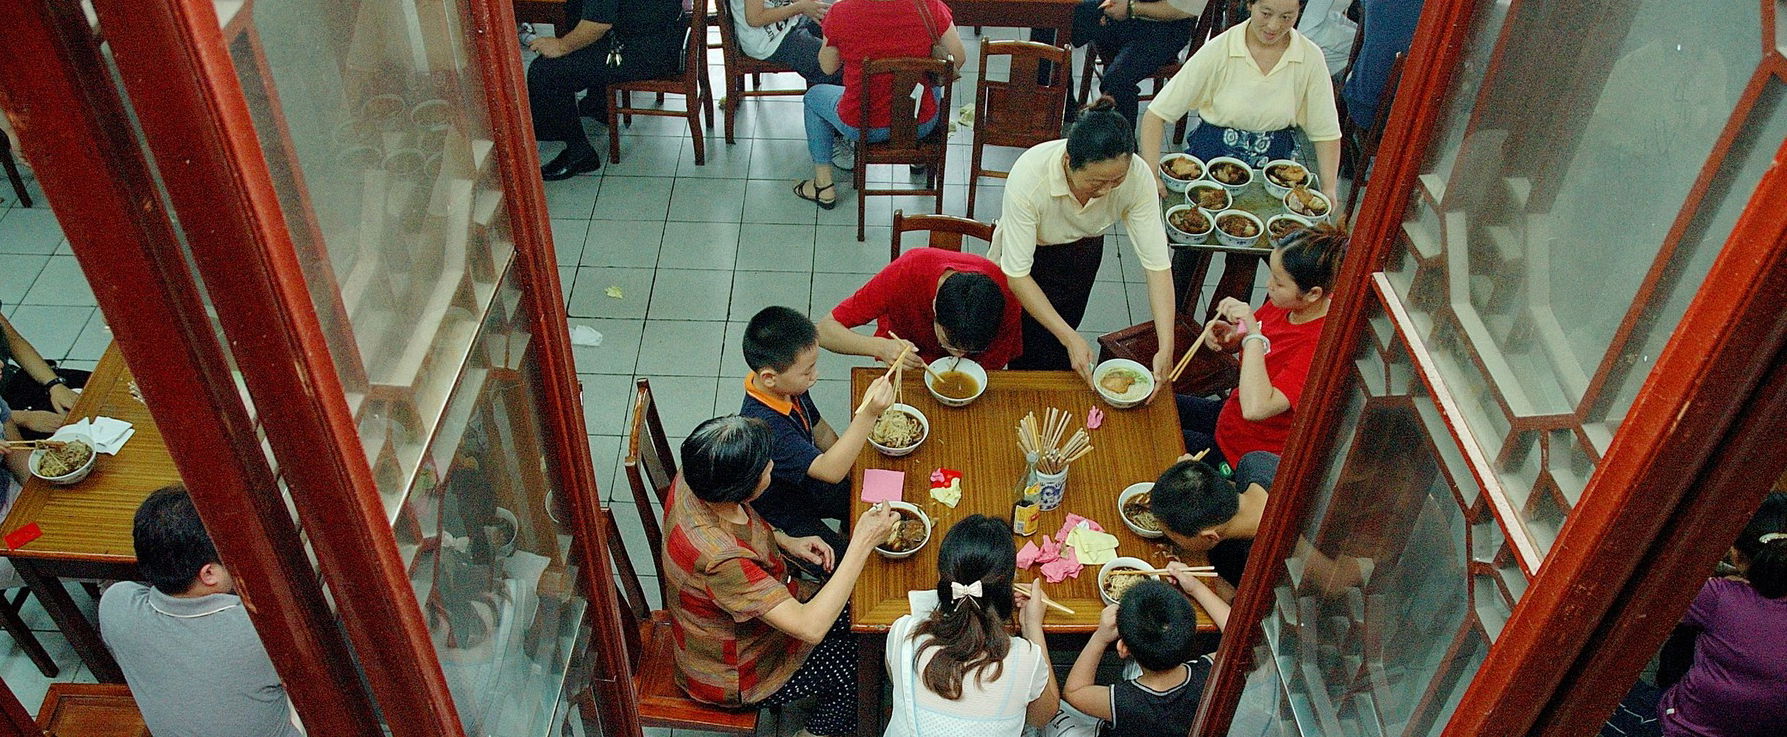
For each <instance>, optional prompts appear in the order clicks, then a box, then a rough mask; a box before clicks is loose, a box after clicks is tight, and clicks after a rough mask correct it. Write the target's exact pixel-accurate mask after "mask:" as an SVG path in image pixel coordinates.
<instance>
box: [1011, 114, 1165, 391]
mask: <svg viewBox="0 0 1787 737" xmlns="http://www.w3.org/2000/svg"><path fill="white" fill-rule="evenodd" d="M1148 166H1149V165H1148V162H1147V161H1145V160H1143V159H1142V157H1140V156H1137V155H1136V153H1135V134H1134V133H1133V132H1132V129H1131V127H1130V125H1129V121H1128V120H1126V119H1124V117H1123V116H1122V115H1119V114H1118V113H1117V112H1116V110H1115V103H1114V102H1113V101H1112V100H1111V98H1109V97H1105V98H1102V99H1100V100H1099V101H1098V102H1096V103H1093V104H1092V106H1091V107H1089V108H1087V109H1086V111H1085V112H1084V113H1082V114H1081V116H1080V119H1079V121H1078V122H1076V123H1074V126H1073V129H1072V130H1071V131H1070V132H1069V133H1068V135H1067V138H1065V139H1062V140H1056V141H1049V142H1048V143H1043V144H1039V145H1037V146H1035V147H1032V148H1031V149H1030V150H1028V151H1025V152H1024V153H1023V154H1022V155H1020V156H1019V157H1018V160H1017V163H1015V164H1014V165H1013V166H1012V168H1011V174H1010V176H1009V177H1008V178H1007V179H1006V184H1005V198H1004V206H1003V209H1002V211H1001V215H1000V217H999V222H998V223H997V225H996V226H995V228H994V230H993V245H992V248H991V249H990V250H989V251H988V253H987V257H988V258H990V259H992V260H993V261H994V262H995V263H997V264H999V268H1000V270H1001V271H1004V272H1005V278H1006V281H1007V283H1008V284H1010V286H1011V291H1012V293H1013V294H1014V295H1016V296H1017V298H1018V302H1019V303H1021V304H1022V305H1023V306H1024V321H1023V328H1024V352H1023V355H1021V356H1019V357H1018V358H1017V360H1014V361H1012V362H1011V364H1010V367H1011V368H1014V369H1039V370H1066V369H1070V368H1071V369H1073V370H1074V371H1076V372H1078V373H1079V374H1080V376H1081V377H1083V378H1085V379H1086V382H1087V383H1088V384H1090V383H1091V381H1092V366H1093V363H1094V357H1093V353H1092V346H1091V345H1090V344H1089V343H1087V342H1086V339H1085V338H1084V337H1082V336H1081V335H1080V334H1079V326H1080V319H1081V318H1082V317H1084V316H1085V313H1086V303H1087V301H1088V300H1089V299H1090V298H1091V296H1092V285H1093V283H1094V282H1095V281H1096V280H1097V278H1098V268H1099V265H1100V264H1101V263H1102V262H1103V260H1104V232H1105V231H1106V230H1108V229H1110V227H1111V226H1112V225H1114V224H1116V223H1117V221H1119V220H1121V221H1123V227H1124V229H1125V231H1126V232H1127V233H1128V234H1129V241H1130V243H1131V244H1132V245H1133V246H1134V247H1135V252H1136V257H1137V258H1139V259H1140V260H1141V264H1142V268H1143V269H1144V270H1145V271H1146V273H1147V280H1148V307H1149V313H1150V314H1151V315H1152V316H1153V318H1154V328H1155V333H1156V335H1157V336H1158V339H1159V341H1160V348H1159V350H1158V351H1157V352H1156V353H1155V354H1154V359H1153V366H1152V368H1153V370H1154V375H1155V377H1156V378H1157V379H1159V378H1164V377H1165V376H1166V373H1167V371H1168V370H1169V369H1170V368H1171V366H1172V360H1173V281H1172V256H1171V255H1170V254H1169V252H1168V250H1167V240H1166V225H1165V224H1164V223H1163V222H1162V221H1161V218H1160V200H1159V198H1158V197H1157V196H1156V195H1155V188H1154V184H1153V182H1154V175H1153V173H1152V171H1151V170H1150V169H1149V168H1148ZM1163 384H1164V382H1162V381H1156V382H1155V387H1156V390H1157V391H1158V389H1159V387H1160V386H1161V385H1163Z"/></svg>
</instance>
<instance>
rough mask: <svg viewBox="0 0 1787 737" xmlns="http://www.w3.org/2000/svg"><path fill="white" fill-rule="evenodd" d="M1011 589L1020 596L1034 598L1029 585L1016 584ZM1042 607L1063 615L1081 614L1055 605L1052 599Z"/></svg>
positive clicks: (1044, 602) (1045, 601)
mask: <svg viewBox="0 0 1787 737" xmlns="http://www.w3.org/2000/svg"><path fill="white" fill-rule="evenodd" d="M1011 588H1012V590H1013V591H1016V592H1018V593H1020V594H1023V595H1025V596H1032V595H1033V594H1031V593H1030V586H1029V584H1022V583H1014V584H1012V585H1011ZM1042 605H1043V606H1046V607H1048V608H1050V609H1053V610H1055V611H1058V612H1061V613H1062V614H1079V612H1076V611H1074V610H1072V609H1068V608H1067V607H1065V606H1062V605H1060V604H1056V603H1055V602H1054V600H1052V599H1048V600H1044V601H1043V602H1042Z"/></svg>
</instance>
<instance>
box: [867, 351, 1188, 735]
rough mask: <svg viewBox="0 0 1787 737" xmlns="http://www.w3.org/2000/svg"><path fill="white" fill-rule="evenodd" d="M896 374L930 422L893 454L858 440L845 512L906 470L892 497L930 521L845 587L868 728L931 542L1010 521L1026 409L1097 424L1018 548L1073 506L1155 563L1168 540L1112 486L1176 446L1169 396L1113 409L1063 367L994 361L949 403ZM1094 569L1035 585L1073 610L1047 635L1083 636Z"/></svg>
mask: <svg viewBox="0 0 1787 737" xmlns="http://www.w3.org/2000/svg"><path fill="white" fill-rule="evenodd" d="M882 373H883V370H882V369H878V368H868V367H858V368H856V369H855V370H853V371H852V372H851V375H850V390H851V397H852V398H853V404H852V406H855V405H854V402H856V401H860V400H861V397H862V395H863V392H864V391H865V390H867V389H868V386H869V383H870V382H872V381H874V380H875V378H876V377H877V376H880V375H881V374H882ZM903 373H905V374H906V377H905V380H904V381H903V382H902V384H901V387H900V391H901V393H902V395H903V398H902V399H901V401H902V402H904V403H905V404H908V405H911V406H912V407H915V408H917V409H918V410H919V411H920V412H923V413H924V415H925V418H926V419H927V420H929V421H930V426H931V430H930V434H929V436H928V437H926V439H925V440H924V441H923V442H922V443H921V444H920V445H919V447H918V449H917V450H915V451H913V452H912V453H911V454H909V455H906V456H903V457H898V458H895V457H889V456H886V455H883V454H882V453H881V452H880V451H877V450H875V448H873V447H872V446H865V447H864V449H863V452H862V454H861V455H860V456H858V457H857V461H856V466H855V468H854V469H852V471H851V478H852V480H853V485H852V488H853V502H852V515H851V518H852V519H855V518H856V517H857V516H860V515H861V514H862V513H863V512H864V511H867V509H868V507H869V505H868V504H867V503H866V502H864V501H863V500H862V496H861V489H862V487H863V473H864V472H865V471H867V470H869V469H887V470H892V471H901V472H904V473H905V480H904V486H903V487H902V491H901V498H902V499H903V500H904V501H906V502H909V503H912V504H915V505H917V506H918V507H920V508H921V509H923V510H925V512H926V514H927V515H929V516H930V517H931V518H932V520H933V525H934V530H933V532H932V534H931V538H930V539H929V540H928V541H927V542H926V543H925V545H924V547H922V548H920V549H919V551H918V552H917V553H916V554H914V555H912V556H911V557H907V558H889V557H886V556H883V555H873V556H870V558H869V562H868V564H867V565H866V566H864V567H863V572H862V575H861V577H859V578H858V579H857V582H856V587H855V589H854V590H853V591H852V593H851V595H850V629H851V631H853V632H856V633H858V635H857V680H858V683H859V686H860V687H861V691H860V694H861V695H862V701H861V707H860V710H859V723H860V724H862V725H867V726H865V727H864V730H865V731H867V732H876V731H878V730H876V729H874V728H873V727H874V726H875V725H876V724H877V722H875V721H871V720H874V719H879V718H880V715H881V706H880V698H879V694H880V693H881V678H882V675H883V669H884V668H885V663H884V662H883V661H884V658H885V653H884V648H885V644H886V633H887V630H888V627H889V626H890V625H892V624H893V621H894V620H895V619H898V618H899V617H900V616H902V615H904V614H907V613H909V611H910V605H909V603H908V601H907V598H906V594H907V592H909V591H914V590H933V589H935V588H936V585H937V549H938V548H939V547H940V546H941V543H942V540H943V536H944V535H945V534H947V533H948V531H949V527H950V525H952V524H954V523H955V522H957V521H959V520H961V519H963V518H965V517H968V516H969V515H974V514H984V515H987V516H990V517H994V518H998V519H1000V520H1002V521H1005V522H1006V523H1008V524H1009V523H1010V520H1011V511H1012V505H1013V503H1014V502H1016V501H1017V481H1018V477H1019V476H1020V475H1021V474H1023V473H1024V471H1025V464H1024V456H1023V453H1022V452H1021V451H1019V450H1018V447H1017V430H1016V428H1017V425H1018V421H1019V420H1020V419H1021V418H1022V417H1023V416H1024V415H1025V414H1026V413H1029V412H1034V413H1036V416H1037V418H1038V420H1041V419H1043V418H1044V415H1045V413H1046V412H1047V411H1048V409H1049V408H1050V407H1053V408H1056V409H1061V410H1065V411H1067V412H1069V413H1070V414H1072V415H1073V416H1074V417H1075V418H1076V419H1075V420H1074V422H1073V423H1072V425H1071V426H1070V427H1069V428H1068V431H1067V432H1068V434H1072V432H1073V430H1074V429H1077V428H1079V427H1082V426H1084V424H1085V421H1086V416H1087V413H1088V410H1090V409H1092V408H1093V407H1097V408H1099V410H1100V411H1102V412H1103V413H1104V422H1103V424H1102V425H1101V426H1100V427H1099V428H1098V429H1096V430H1091V431H1090V436H1091V441H1092V451H1091V452H1090V453H1088V454H1087V455H1086V456H1085V457H1083V458H1081V459H1080V460H1078V461H1076V462H1074V464H1073V465H1072V467H1070V468H1069V470H1068V478H1067V490H1066V493H1065V495H1064V496H1063V500H1062V503H1061V505H1060V506H1059V507H1057V508H1055V509H1054V510H1051V511H1047V512H1043V513H1042V522H1041V524H1040V525H1039V526H1038V532H1036V533H1035V534H1034V535H1031V536H1029V537H1016V536H1014V537H1013V540H1012V542H1013V543H1014V544H1016V545H1017V546H1019V547H1022V546H1023V545H1024V543H1025V542H1028V541H1034V542H1036V543H1037V544H1038V545H1039V546H1040V545H1041V541H1042V539H1043V538H1044V537H1045V536H1050V535H1054V534H1056V533H1057V532H1059V531H1060V528H1061V526H1062V525H1063V523H1064V522H1065V521H1066V518H1067V515H1068V513H1070V512H1071V513H1075V514H1078V515H1080V516H1082V517H1086V518H1088V519H1091V520H1093V521H1096V522H1097V523H1098V524H1099V525H1100V526H1101V527H1103V528H1104V530H1105V531H1106V532H1109V533H1111V534H1113V535H1116V536H1117V541H1118V546H1117V555H1120V556H1131V557H1135V558H1140V559H1143V560H1147V561H1150V562H1154V563H1157V564H1162V563H1164V562H1165V560H1166V557H1165V556H1166V552H1167V547H1168V546H1167V543H1165V542H1164V540H1160V539H1149V538H1144V537H1142V536H1140V535H1137V534H1135V533H1134V532H1132V531H1131V530H1130V529H1129V528H1128V527H1126V526H1125V525H1124V524H1123V520H1122V518H1121V516H1120V513H1119V512H1118V508H1117V495H1118V493H1119V492H1121V491H1122V490H1123V489H1124V488H1125V487H1127V486H1129V485H1130V484H1134V483H1137V482H1143V481H1153V480H1154V479H1155V478H1157V477H1159V475H1160V472H1161V471H1164V470H1166V468H1167V467H1168V466H1171V465H1172V464H1173V463H1174V462H1175V461H1176V460H1177V459H1178V457H1179V456H1180V455H1181V454H1182V453H1184V440H1183V439H1182V436H1181V434H1180V431H1179V409H1178V406H1177V405H1176V404H1175V403H1174V402H1173V401H1172V398H1171V397H1170V396H1166V397H1162V398H1161V399H1160V400H1158V401H1155V402H1154V403H1152V404H1147V405H1143V406H1139V407H1135V408H1132V409H1115V408H1113V407H1111V406H1110V405H1107V404H1105V403H1104V402H1103V401H1102V400H1101V399H1100V398H1099V397H1098V395H1097V394H1095V393H1094V392H1093V391H1092V389H1091V388H1089V387H1088V386H1086V382H1085V381H1084V380H1082V379H1081V378H1080V377H1079V375H1077V374H1074V373H1073V372H1070V371H993V372H990V376H989V379H988V382H987V388H986V391H985V393H984V394H982V395H981V396H980V397H979V398H977V399H975V400H974V402H973V403H972V404H970V405H968V406H967V407H959V408H958V407H946V406H944V405H943V404H941V403H939V402H937V401H936V400H935V399H934V398H932V396H931V395H930V393H929V391H927V390H926V389H925V387H924V384H923V383H922V378H923V372H920V371H908V372H903ZM939 468H948V469H952V470H955V471H958V472H960V473H961V474H962V498H961V501H960V502H959V503H958V504H957V505H956V507H955V508H953V509H952V508H950V507H948V506H946V505H943V504H942V503H939V502H934V501H933V500H932V498H931V495H930V487H931V472H932V471H934V470H937V469H939ZM1098 568H1099V567H1098V566H1095V565H1088V566H1085V567H1084V568H1083V569H1082V570H1081V571H1080V572H1079V575H1078V576H1077V577H1073V578H1068V579H1066V580H1064V581H1062V582H1060V583H1056V584H1050V583H1046V582H1045V583H1044V584H1043V586H1044V590H1045V591H1046V592H1047V595H1048V597H1049V598H1050V599H1053V600H1055V601H1057V602H1059V603H1061V604H1062V605H1063V606H1066V607H1067V608H1069V609H1072V610H1074V614H1071V615H1069V614H1063V613H1061V612H1059V611H1056V610H1050V611H1049V612H1048V615H1047V617H1046V618H1045V619H1044V620H1043V631H1044V632H1045V633H1048V634H1050V635H1056V634H1060V635H1078V636H1080V637H1077V638H1074V639H1076V640H1080V641H1083V636H1084V635H1086V634H1088V633H1090V632H1092V631H1093V630H1095V629H1097V628H1098V619H1099V615H1100V614H1101V612H1102V611H1103V609H1104V606H1105V603H1104V601H1103V599H1101V598H1100V597H1099V594H1098V590H1097V589H1098ZM1039 569H1040V566H1032V567H1031V568H1030V569H1029V570H1020V571H1018V576H1017V578H1018V580H1020V581H1025V582H1027V581H1029V580H1030V579H1031V578H1033V577H1036V576H1038V575H1039V574H1038V573H1037V571H1038V570H1039ZM1194 606H1195V604H1194ZM1197 616H1198V629H1199V630H1200V631H1202V632H1210V633H1213V632H1215V631H1216V625H1215V623H1214V622H1213V621H1212V620H1211V619H1210V617H1209V615H1208V614H1206V613H1205V612H1204V611H1203V609H1202V608H1201V607H1200V608H1197Z"/></svg>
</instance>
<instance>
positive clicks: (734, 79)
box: [720, 74, 745, 144]
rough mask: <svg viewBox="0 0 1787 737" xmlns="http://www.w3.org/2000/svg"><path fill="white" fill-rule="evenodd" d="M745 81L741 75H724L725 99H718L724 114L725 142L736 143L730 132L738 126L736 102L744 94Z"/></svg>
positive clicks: (736, 140)
mask: <svg viewBox="0 0 1787 737" xmlns="http://www.w3.org/2000/svg"><path fill="white" fill-rule="evenodd" d="M744 87H745V81H744V77H743V75H739V76H733V75H731V74H727V75H726V99H724V100H721V101H720V112H722V113H725V114H726V143H727V144H734V143H738V139H736V138H734V137H733V135H732V132H733V130H734V129H736V128H737V127H738V121H737V118H738V103H739V101H740V100H739V98H741V97H743V96H744V93H745V89H744Z"/></svg>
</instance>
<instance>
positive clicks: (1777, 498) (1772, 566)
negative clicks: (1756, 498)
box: [1732, 491, 1787, 599]
mask: <svg viewBox="0 0 1787 737" xmlns="http://www.w3.org/2000/svg"><path fill="white" fill-rule="evenodd" d="M1770 535H1778V537H1771V538H1770V539H1769V541H1768V542H1763V541H1762V538H1763V537H1767V536H1770ZM1732 547H1734V548H1737V552H1739V553H1742V554H1743V556H1744V557H1745V558H1748V559H1749V561H1750V565H1749V568H1747V569H1745V570H1744V578H1746V579H1749V581H1750V585H1751V586H1754V587H1756V593H1758V594H1761V595H1762V596H1763V597H1764V598H1768V599H1779V598H1781V597H1782V596H1787V493H1783V492H1779V491H1776V492H1771V493H1769V495H1768V496H1766V497H1763V499H1762V508H1761V509H1758V510H1756V516H1754V517H1751V518H1750V524H1747V525H1744V531H1743V532H1742V533H1740V534H1739V535H1738V536H1737V542H1736V543H1735V544H1734V545H1732Z"/></svg>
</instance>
